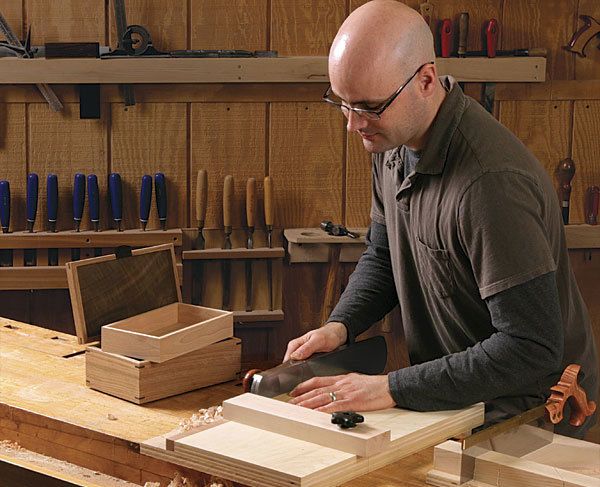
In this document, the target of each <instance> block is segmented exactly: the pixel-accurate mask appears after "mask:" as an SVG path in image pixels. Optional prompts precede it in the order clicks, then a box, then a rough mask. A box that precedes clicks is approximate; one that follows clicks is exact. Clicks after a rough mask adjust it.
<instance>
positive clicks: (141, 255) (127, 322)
mask: <svg viewBox="0 0 600 487" xmlns="http://www.w3.org/2000/svg"><path fill="white" fill-rule="evenodd" d="M67 278H68V281H69V291H70V295H71V304H72V307H73V316H74V318H75V326H76V329H77V336H78V338H79V341H80V342H81V343H89V342H90V341H93V340H95V339H96V338H97V337H98V335H99V334H101V335H102V342H101V343H102V348H99V347H97V346H93V345H92V346H90V347H88V349H87V350H86V384H87V385H88V386H89V387H91V388H92V389H96V390H99V391H102V392H105V393H107V394H111V395H113V396H117V397H120V398H122V399H125V400H127V401H131V402H134V403H137V404H143V403H146V402H150V401H155V400H157V399H162V398H164V397H168V396H172V395H175V394H181V393H183V392H187V391H191V390H194V389H197V388H199V387H205V386H209V385H212V384H217V383H220V382H226V381H229V380H233V379H236V378H238V377H239V373H240V369H241V340H239V339H238V338H235V337H233V315H232V313H230V312H226V311H222V310H217V309H211V308H204V307H201V306H193V305H190V304H184V303H182V302H181V290H180V288H179V284H178V279H177V268H176V265H175V252H174V247H173V244H167V245H158V246H154V247H147V248H143V249H137V250H133V251H131V253H128V252H125V255H122V256H119V257H117V256H116V255H105V256H102V257H96V258H93V259H86V260H80V261H75V262H69V263H67Z"/></svg>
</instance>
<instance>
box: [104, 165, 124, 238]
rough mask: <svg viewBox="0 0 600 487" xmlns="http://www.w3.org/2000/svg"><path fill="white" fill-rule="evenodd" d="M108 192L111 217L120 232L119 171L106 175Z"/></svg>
mask: <svg viewBox="0 0 600 487" xmlns="http://www.w3.org/2000/svg"><path fill="white" fill-rule="evenodd" d="M108 192H109V194H110V208H111V211H112V217H113V220H114V221H115V223H116V225H117V230H118V231H119V232H121V231H122V228H121V222H122V221H123V185H122V183H121V175H120V174H119V173H117V172H113V173H111V174H110V176H108Z"/></svg>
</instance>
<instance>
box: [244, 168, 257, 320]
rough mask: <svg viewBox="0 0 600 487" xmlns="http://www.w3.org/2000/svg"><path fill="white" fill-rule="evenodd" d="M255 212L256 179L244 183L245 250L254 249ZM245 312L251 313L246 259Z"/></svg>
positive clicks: (250, 291) (249, 279)
mask: <svg viewBox="0 0 600 487" xmlns="http://www.w3.org/2000/svg"><path fill="white" fill-rule="evenodd" d="M255 211H256V179H254V178H249V179H248V181H247V182H246V223H247V226H248V241H247V243H246V248H247V249H253V248H254V217H255ZM245 267H246V311H252V260H251V259H246V262H245Z"/></svg>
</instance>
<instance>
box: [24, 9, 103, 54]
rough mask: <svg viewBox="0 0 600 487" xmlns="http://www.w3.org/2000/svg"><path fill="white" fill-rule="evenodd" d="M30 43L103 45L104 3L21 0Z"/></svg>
mask: <svg viewBox="0 0 600 487" xmlns="http://www.w3.org/2000/svg"><path fill="white" fill-rule="evenodd" d="M24 1H25V21H26V23H27V24H28V26H29V25H30V26H31V43H32V44H37V45H39V44H43V43H44V42H100V43H104V41H105V39H104V37H105V35H104V23H105V11H104V2H100V1H98V0H61V1H56V0H24Z"/></svg>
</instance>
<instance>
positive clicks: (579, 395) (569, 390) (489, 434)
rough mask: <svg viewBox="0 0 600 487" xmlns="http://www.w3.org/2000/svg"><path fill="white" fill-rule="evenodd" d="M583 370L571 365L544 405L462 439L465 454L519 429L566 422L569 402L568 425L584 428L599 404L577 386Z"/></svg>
mask: <svg viewBox="0 0 600 487" xmlns="http://www.w3.org/2000/svg"><path fill="white" fill-rule="evenodd" d="M580 369H581V367H580V366H579V365H577V364H571V365H569V366H568V367H567V368H566V369H565V370H564V372H563V373H562V375H561V377H560V379H559V381H558V383H557V384H556V385H555V386H552V387H551V388H550V390H551V391H552V393H551V394H550V397H549V398H548V400H547V401H546V403H545V404H542V405H541V406H538V407H535V408H533V409H529V410H527V411H525V412H523V413H521V414H519V415H517V416H513V417H512V418H510V419H507V420H506V421H503V422H501V423H498V424H495V425H493V426H490V427H489V428H486V429H483V430H481V431H478V432H477V433H475V434H472V435H471V436H467V437H466V438H463V439H462V449H463V450H466V449H467V448H470V447H472V446H474V445H477V444H479V443H482V442H484V441H487V440H489V439H492V438H494V437H496V436H498V435H501V434H503V433H506V432H508V431H510V430H512V429H514V428H516V427H518V426H521V425H523V424H527V423H530V422H532V421H535V420H536V419H541V418H543V417H545V419H546V421H548V422H550V423H551V424H553V425H554V424H558V423H560V422H561V421H562V420H563V418H564V407H565V404H566V403H567V401H569V400H570V402H569V405H570V406H571V417H570V418H569V424H571V425H572V426H575V427H577V426H581V425H582V424H583V423H584V422H585V420H586V418H587V417H588V416H591V415H592V414H594V411H595V410H596V403H595V402H594V401H588V399H587V395H586V393H585V391H584V390H583V389H582V388H581V386H580V385H579V384H578V382H577V376H578V375H579V371H580Z"/></svg>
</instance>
